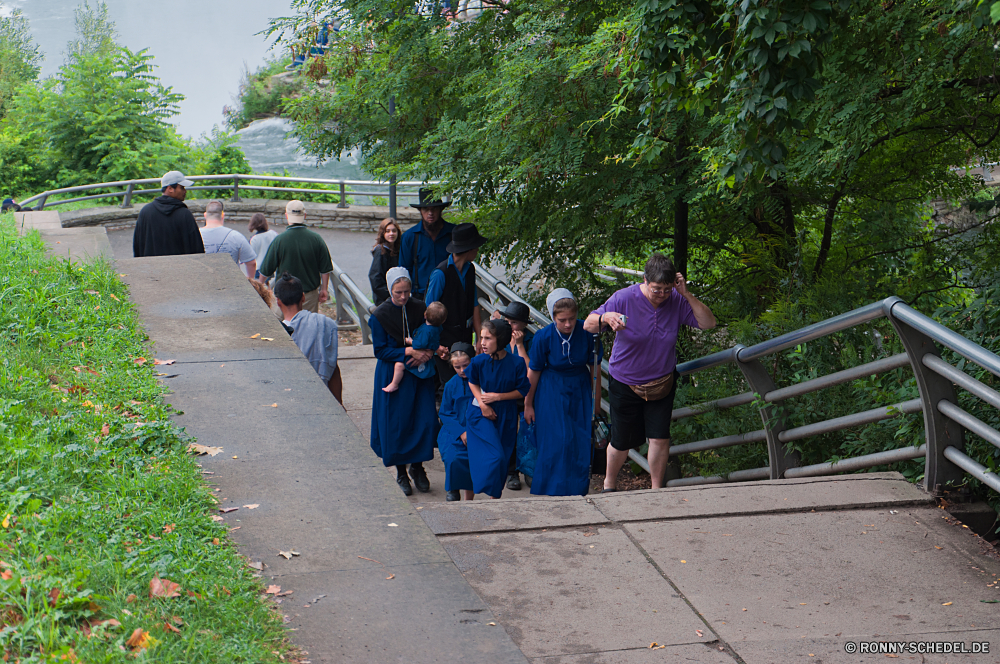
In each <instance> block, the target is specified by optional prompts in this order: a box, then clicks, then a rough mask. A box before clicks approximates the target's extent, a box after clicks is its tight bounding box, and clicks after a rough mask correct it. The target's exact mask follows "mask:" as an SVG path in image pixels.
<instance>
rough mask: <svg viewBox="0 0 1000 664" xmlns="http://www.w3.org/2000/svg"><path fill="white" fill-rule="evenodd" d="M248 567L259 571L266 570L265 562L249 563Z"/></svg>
mask: <svg viewBox="0 0 1000 664" xmlns="http://www.w3.org/2000/svg"><path fill="white" fill-rule="evenodd" d="M247 567H249V568H250V569H255V570H257V571H258V572H263V571H264V563H247Z"/></svg>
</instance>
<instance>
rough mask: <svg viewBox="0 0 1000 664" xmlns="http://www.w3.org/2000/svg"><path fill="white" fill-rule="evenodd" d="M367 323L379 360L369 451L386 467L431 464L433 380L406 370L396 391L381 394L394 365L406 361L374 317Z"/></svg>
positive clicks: (434, 434)
mask: <svg viewBox="0 0 1000 664" xmlns="http://www.w3.org/2000/svg"><path fill="white" fill-rule="evenodd" d="M368 324H369V326H370V327H371V331H372V343H373V344H374V350H375V357H376V358H378V362H377V363H376V364H375V395H374V396H373V397H372V434H371V446H372V450H373V451H374V452H375V454H376V455H378V457H379V458H380V459H382V463H384V464H385V465H386V466H401V465H404V464H409V463H423V462H424V461H430V460H431V459H433V458H434V440H435V438H437V432H438V419H437V412H436V409H435V406H434V380H433V379H432V378H424V379H421V378H417V377H416V376H414V375H413V374H411V373H410V372H408V371H405V372H403V380H402V382H401V383H400V384H399V389H398V390H396V391H395V392H383V391H382V388H383V387H385V386H386V385H388V384H389V383H391V382H392V374H393V369H394V367H395V364H396V362H405V361H406V359H407V358H406V349H405V348H404V347H402V346H400V345H399V344H398V343H397V342H396V340H395V339H394V338H393V337H391V336H389V335H388V334H387V333H386V331H385V328H384V327H382V324H381V323H379V321H378V319H377V318H376V317H375V316H372V317H371V318H370V319H369V321H368Z"/></svg>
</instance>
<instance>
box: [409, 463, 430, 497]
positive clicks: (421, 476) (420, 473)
mask: <svg viewBox="0 0 1000 664" xmlns="http://www.w3.org/2000/svg"><path fill="white" fill-rule="evenodd" d="M410 477H412V478H413V484H414V485H415V486H416V487H417V491H419V492H420V493H427V492H428V491H430V490H431V483H430V482H429V481H428V480H427V473H426V472H424V468H423V466H410Z"/></svg>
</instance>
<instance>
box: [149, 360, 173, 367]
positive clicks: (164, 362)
mask: <svg viewBox="0 0 1000 664" xmlns="http://www.w3.org/2000/svg"><path fill="white" fill-rule="evenodd" d="M176 363H177V360H153V364H155V365H156V366H165V365H168V364H176Z"/></svg>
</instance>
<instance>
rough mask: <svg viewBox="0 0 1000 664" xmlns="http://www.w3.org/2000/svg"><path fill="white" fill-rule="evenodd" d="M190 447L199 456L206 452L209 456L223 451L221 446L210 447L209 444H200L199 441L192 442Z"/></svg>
mask: <svg viewBox="0 0 1000 664" xmlns="http://www.w3.org/2000/svg"><path fill="white" fill-rule="evenodd" d="M188 449H189V450H191V451H192V452H194V453H195V454H197V455H199V456H201V455H204V454H207V455H208V456H215V455H216V454H218V453H219V452H221V451H222V448H221V447H209V446H208V445H199V444H198V443H191V444H190V445H188Z"/></svg>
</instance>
